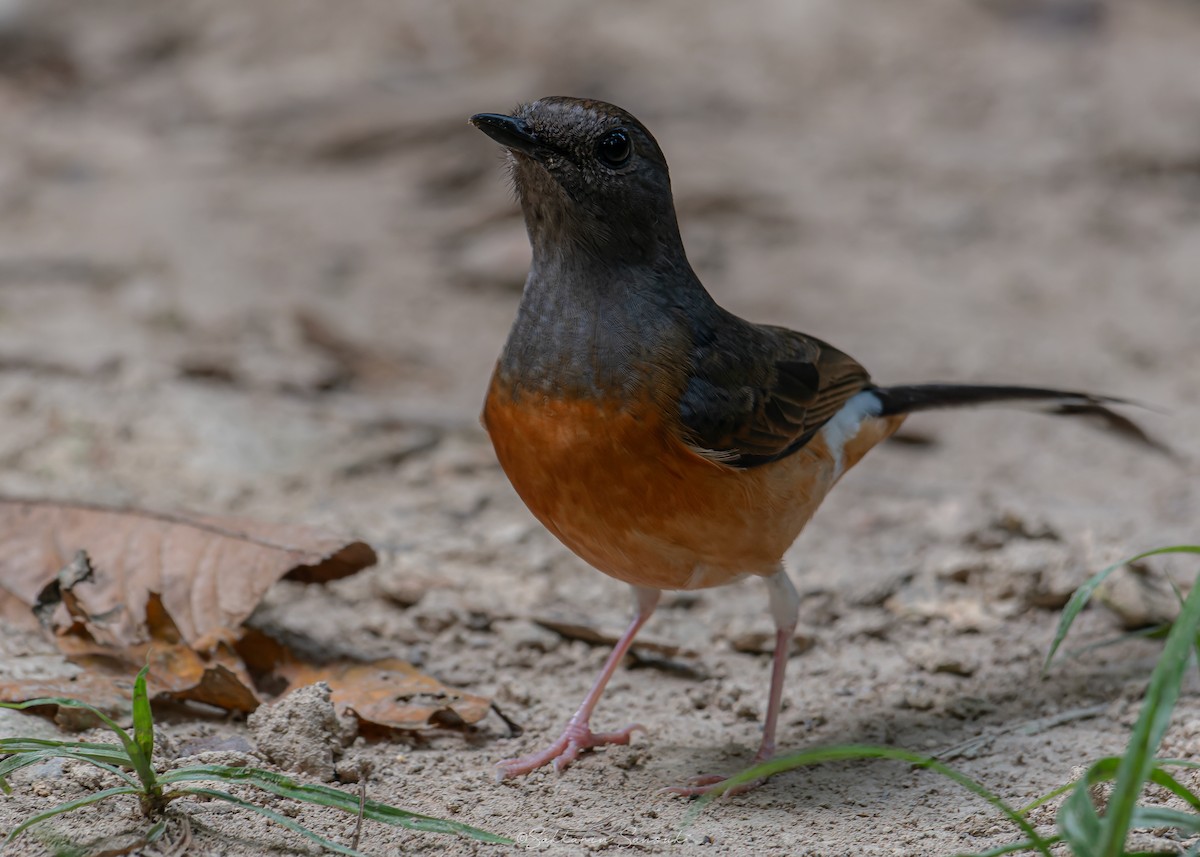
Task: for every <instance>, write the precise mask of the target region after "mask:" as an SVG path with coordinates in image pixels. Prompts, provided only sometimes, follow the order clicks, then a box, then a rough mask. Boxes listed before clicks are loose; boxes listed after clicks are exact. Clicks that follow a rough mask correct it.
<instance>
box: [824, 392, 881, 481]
mask: <svg viewBox="0 0 1200 857" xmlns="http://www.w3.org/2000/svg"><path fill="white" fill-rule="evenodd" d="M882 410H883V403H882V402H881V401H879V397H878V396H876V395H875V394H874V393H873V392H871V391H870V390H864V391H863V392H861V393H856V394H854V395H853V396H851V397H850V398H849V399H847V400H846V404H844V405H842V409H841V410H840V411H838V412H837V413H836V414H834V415H833V418H832V419H830V420H829V422H827V423H825V425H823V426H821V437H823V438H824V439H825V445H826V446H828V447H829V451H830V452H831V453H832V454H833V478H834V479H838V478H840V477H841V475H842V467H843V464H844V462H845V459H844V457H843V455H842V452H843V450H845V448H846V444H847V443H849V442H850V441H851V440H853V439H854V438H855V437H857V436H858V431H859V429H861V428H862V423H863V420H865V419H866V418H867V417H877V416H879V414H880V412H881V411H882Z"/></svg>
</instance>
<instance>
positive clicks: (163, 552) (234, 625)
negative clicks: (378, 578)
mask: <svg viewBox="0 0 1200 857" xmlns="http://www.w3.org/2000/svg"><path fill="white" fill-rule="evenodd" d="M0 544H3V545H4V550H3V551H0V615H4V616H11V615H19V610H17V609H15V608H14V606H13V605H12V604H11V603H9V604H4V602H5V601H8V602H11V601H13V600H15V601H16V602H17V603H18V604H21V605H25V607H26V609H28V608H29V607H31V606H32V605H33V604H34V603H36V601H37V598H38V594H39V593H40V592H41V590H42V588H43V587H45V586H46V584H47V583H48V582H50V581H51V580H52V579H53V578H54V576H55V575H56V574H57V573H58V572H59V570H60V569H62V568H63V567H64V566H66V565H67V564H68V562H70V560H71V558H72V557H73V556H74V555H75V554H76V552H77V551H80V550H84V551H86V552H87V554H88V556H89V557H90V559H91V562H92V566H93V567H94V569H95V572H94V574H93V576H92V580H91V582H90V583H88V584H87V585H86V586H80V587H78V588H77V589H75V590H74V595H75V597H76V599H77V600H78V602H79V607H80V609H81V610H82V612H83V613H85V614H86V616H87V617H88V618H87V621H86V622H85V623H84V624H85V628H86V631H87V633H88V634H89V635H90V636H91V637H92V638H93V639H94V640H95V641H96V642H98V643H101V644H103V645H106V646H109V647H112V648H115V649H118V650H119V649H121V648H123V647H128V646H131V645H136V644H139V643H146V642H149V640H150V633H149V628H148V626H147V623H146V614H147V609H148V606H149V603H150V598H151V593H157V594H158V595H159V596H161V598H162V606H163V609H164V610H165V611H166V614H167V615H168V616H169V617H170V619H171V621H172V622H173V624H174V626H175V628H176V629H177V630H178V633H179V635H180V639H181V641H182V642H185V643H187V644H188V645H189V646H190V647H191V648H193V649H196V650H198V651H201V652H205V651H209V650H212V649H214V648H215V647H216V646H217V644H218V643H220V642H230V643H231V642H232V641H233V638H235V637H236V635H237V634H238V629H240V627H241V625H242V622H244V621H245V620H246V618H247V617H248V616H249V615H250V614H251V613H252V612H253V611H254V608H255V607H257V606H258V603H259V601H260V600H261V599H262V597H263V595H264V594H265V593H266V591H267V590H268V589H269V588H270V587H271V586H272V585H273V584H274V583H275V582H276V581H278V580H280V579H282V578H284V577H287V578H289V579H292V580H300V581H305V582H324V581H328V580H333V579H336V578H339V577H344V576H346V575H349V574H353V573H354V572H356V571H358V570H359V569H361V568H363V567H365V566H367V565H370V564H372V563H373V562H374V561H375V552H374V551H373V550H372V549H371V548H370V547H369V546H368V545H366V544H363V543H362V542H354V543H351V544H349V545H347V544H346V543H345V542H344V541H343V540H340V539H337V538H334V537H332V536H330V535H327V534H325V533H322V532H320V531H317V530H314V529H312V528H309V527H301V526H289V525H277V524H264V523H262V522H259V521H249V520H245V519H241V518H232V517H230V518H217V517H191V518H184V517H179V516H170V515H159V514H152V513H149V512H140V511H133V510H118V509H105V508H99V507H95V506H87V505H82V504H65V503H49V502H37V501H15V500H0ZM78 618H79V617H78V615H76V616H75V617H74V621H78ZM71 622H72V617H70V616H69V614H68V611H67V609H66V607H65V606H64V607H62V608H60V610H59V611H56V613H55V616H54V624H55V627H56V628H57V629H65V628H67V627H69V625H70V624H71Z"/></svg>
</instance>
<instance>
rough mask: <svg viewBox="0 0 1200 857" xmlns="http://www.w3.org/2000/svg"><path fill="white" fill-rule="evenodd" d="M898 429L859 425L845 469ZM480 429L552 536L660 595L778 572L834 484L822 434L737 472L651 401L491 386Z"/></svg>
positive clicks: (890, 421)
mask: <svg viewBox="0 0 1200 857" xmlns="http://www.w3.org/2000/svg"><path fill="white" fill-rule="evenodd" d="M902 421H903V417H902V416H897V417H889V418H887V419H874V418H870V419H867V420H866V421H864V423H863V425H862V428H861V429H860V430H859V432H858V434H857V435H856V436H855V437H854V438H852V439H851V440H850V441H848V442H847V443H846V445H845V448H844V449H843V451H842V461H843V467H842V472H843V473H844V472H845V471H846V470H848V469H849V468H850V467H851V466H853V464H854V463H855V462H857V461H858V460H859V459H860V458H862V456H863V455H864V454H865V453H866V452H867V450H869V449H870V448H871V447H872V446H874V445H875V444H877V443H879V441H881V440H883V439H884V438H885V437H887V436H888V435H890V434H891V433H892V432H894V431H895V430H896V428H898V427H899V425H900V423H901V422H902ZM483 422H484V426H485V427H486V428H487V430H488V433H489V434H490V435H491V439H492V444H493V445H494V446H495V449H496V456H497V458H498V459H499V461H500V466H501V467H502V468H503V469H504V472H505V474H507V476H508V478H509V480H510V481H511V482H512V484H513V487H514V488H515V489H516V491H517V493H518V494H519V495H520V497H521V499H522V500H524V501H525V504H526V505H527V506H528V507H529V509H530V511H532V512H533V514H534V515H535V516H536V517H537V519H538V520H539V521H541V522H542V523H543V524H544V525H545V526H546V528H547V529H549V530H550V532H552V533H554V535H555V536H557V537H558V538H559V539H560V540H561V541H562V542H563V544H565V545H566V546H567V547H568V548H570V549H571V550H572V551H574V552H575V553H576V554H578V555H579V556H580V557H582V558H583V559H584V560H586V561H587V562H589V563H590V564H592V565H594V566H595V567H596V568H598V569H599V570H600V571H603V572H604V573H605V574H608V575H610V576H612V577H615V578H617V579H619V580H623V581H625V582H626V583H631V584H634V585H637V586H647V587H654V588H656V589H698V588H702V587H707V586H719V585H721V584H724V583H728V582H730V581H731V580H733V579H735V578H737V577H739V576H741V575H744V574H761V575H769V574H773V573H774V572H775V571H777V570H778V568H779V563H780V560H781V559H782V557H783V553H784V551H786V550H787V549H788V547H789V546H790V545H791V544H792V542H793V541H795V539H796V537H797V536H798V535H799V534H800V531H801V530H802V529H803V528H804V525H805V524H806V523H808V520H809V518H811V517H812V515H813V513H814V512H815V511H816V510H817V507H818V506H819V505H820V504H821V501H822V500H823V499H824V498H825V495H826V494H827V493H828V491H829V489H830V488H832V487H833V485H834V483H835V482H836V481H837V479H838V478H839V477H840V475H841V473H838V472H837V468H836V465H835V460H834V459H835V456H834V454H833V453H832V452H831V451H830V449H829V448H828V446H827V445H826V442H825V438H824V437H823V435H821V434H820V433H818V434H817V435H816V436H815V437H814V438H813V439H812V441H810V442H809V443H808V444H807V445H805V446H804V447H803V448H802V449H800V450H798V451H797V452H795V453H793V454H792V455H789V456H787V457H786V458H783V459H781V460H779V461H776V462H772V463H770V464H766V465H762V466H760V467H754V468H749V469H739V468H734V467H729V466H727V465H724V464H718V463H716V462H713V461H710V460H708V459H706V458H703V457H701V456H700V455H698V454H696V453H695V452H693V451H692V450H691V449H689V448H688V447H687V446H686V445H685V444H684V443H683V442H681V441H680V439H679V438H678V436H677V435H676V434H675V433H674V432H673V431H672V430H671V427H670V426H669V425H668V424H667V422H666V420H665V419H664V418H663V416H662V415H661V414H660V413H659V412H658V411H657V409H655V408H654V407H652V406H650V405H649V403H647V404H646V405H645V406H634V405H630V404H629V403H621V404H617V403H613V402H605V401H591V400H580V399H571V400H568V399H553V398H546V397H542V396H539V395H534V394H529V393H526V394H523V395H521V396H517V397H514V396H513V394H512V393H511V392H510V391H508V390H506V389H503V388H502V386H501V385H500V383H499V382H498V380H496V379H493V382H492V387H491V389H490V390H489V392H488V397H487V401H486V403H485V404H484V410H483Z"/></svg>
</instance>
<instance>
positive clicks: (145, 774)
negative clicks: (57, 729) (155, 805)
mask: <svg viewBox="0 0 1200 857" xmlns="http://www.w3.org/2000/svg"><path fill="white" fill-rule="evenodd" d="M43 705H57V706H60V707H62V708H78V709H82V710H83V711H87V712H90V713H91V714H92V715H94V716H95V717H96V718H97V719H98V720H99V721H100V722H101V723H103V724H104V725H105V726H107V727H108V728H109V730H110V731H112V733H113V734H114V735H116V736H117V740H118V741H120V742H121V746H122V747H124V748H125V752H126V753H128V754H129V760H130V762H131V763H132V764H133V770H134V771H135V772H136V773H137V775H138V779H139V780H141V782H142V785H143V786H144V787H145V788H146V790H147V791H149V790H151V789H153V788H154V782H155V780H154V768H152V767H151V766H150V759H149V757H147V756H146V755H145V754H144V753H143V752H142V748H141V747H139V746H138V745H137V742H135V741H134V740H133V738H131V737H130V736H129V733H128V732H126V731H125V730H124V729H122V728H121V727H120V726H119V725H118V724H117V722H116V721H115V720H113V719H112V718H111V717H109V716H108V715H107V714H105V713H104V712H103V711H101V710H100V709H99V708H97V707H96V706H94V705H89V704H88V703H86V702H80V701H79V700H78V699H69V698H67V697H63V696H44V697H41V698H39V699H29V700H26V701H25V702H0V708H11V709H12V710H14V711H21V710H23V709H26V708H36V707H38V706H43Z"/></svg>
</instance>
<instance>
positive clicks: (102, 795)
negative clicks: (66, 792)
mask: <svg viewBox="0 0 1200 857" xmlns="http://www.w3.org/2000/svg"><path fill="white" fill-rule="evenodd" d="M141 792H142V790H141V789H140V788H137V787H136V786H117V787H116V788H111V789H104V790H102V791H98V792H92V793H91V794H90V795H85V796H84V797H81V798H76V799H75V800H69V801H67V802H66V803H60V804H59V805H58V806H56V807H52V808H51V809H48V810H46V811H45V812H39V813H38V814H37V815H34V816H31V817H29V818H27V819H25V820H24V821H23V822H21V823H20V824H19V825H17V826H16V827H15V828H13V830H12V832H11V833H9V834H8V836H6V837H5V838H4V842H5V844H8V843H9V842H12V841H13V840H14V839H16V838H17V837H18V836H20V835H21V834H22V833H24V832H25V831H26V830H28V829H29V828H31V827H33V825H35V824H37V823H38V822H41V821H45V820H46V819H48V818H54V816H56V815H62V814H63V813H66V812H71V811H72V810H76V809H79V808H80V807H84V806H89V805H90V804H93V803H99V802H100V801H102V800H107V799H108V798H110V797H115V796H116V795H138V794H141Z"/></svg>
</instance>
